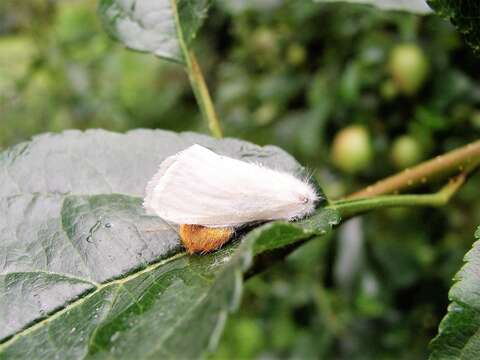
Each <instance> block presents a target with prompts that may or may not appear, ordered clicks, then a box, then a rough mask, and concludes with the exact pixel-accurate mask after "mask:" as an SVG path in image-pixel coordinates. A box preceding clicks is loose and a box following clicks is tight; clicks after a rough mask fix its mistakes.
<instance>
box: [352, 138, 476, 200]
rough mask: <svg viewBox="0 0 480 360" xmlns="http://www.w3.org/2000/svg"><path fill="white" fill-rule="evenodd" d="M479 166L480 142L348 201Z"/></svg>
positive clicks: (432, 161)
mask: <svg viewBox="0 0 480 360" xmlns="http://www.w3.org/2000/svg"><path fill="white" fill-rule="evenodd" d="M478 165H480V140H477V141H475V142H473V143H470V144H467V145H465V146H463V147H461V148H459V149H456V150H453V151H450V152H448V153H446V154H444V155H440V156H437V157H436V158H434V159H432V160H429V161H426V162H424V163H422V164H420V165H417V166H415V167H412V168H409V169H406V170H404V171H402V172H401V173H399V174H396V175H393V176H390V177H388V178H386V179H384V180H380V181H379V182H377V183H375V184H373V185H370V186H368V187H366V188H365V189H362V190H360V191H357V192H355V193H353V194H351V195H349V196H347V197H346V199H348V200H352V199H361V198H369V197H374V196H379V195H385V194H391V193H396V192H400V191H402V190H404V189H407V188H413V187H415V186H418V185H422V184H426V183H427V182H429V181H431V180H432V179H435V178H439V177H443V176H451V175H453V174H455V173H459V172H467V173H468V172H470V171H471V170H473V169H474V168H475V167H477V166H478Z"/></svg>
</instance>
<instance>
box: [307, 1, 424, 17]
mask: <svg viewBox="0 0 480 360" xmlns="http://www.w3.org/2000/svg"><path fill="white" fill-rule="evenodd" d="M314 1H316V2H349V3H355V4H370V5H373V6H376V7H378V8H380V9H384V10H403V11H409V12H412V13H418V14H428V13H430V12H431V11H432V10H431V9H430V8H429V7H428V5H427V3H426V1H425V0H314Z"/></svg>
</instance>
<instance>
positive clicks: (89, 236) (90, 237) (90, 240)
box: [87, 235, 93, 243]
mask: <svg viewBox="0 0 480 360" xmlns="http://www.w3.org/2000/svg"><path fill="white" fill-rule="evenodd" d="M92 240H93V239H92V235H88V236H87V242H89V243H92V242H93V241H92Z"/></svg>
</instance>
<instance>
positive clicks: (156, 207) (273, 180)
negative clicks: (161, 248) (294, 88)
mask: <svg viewBox="0 0 480 360" xmlns="http://www.w3.org/2000/svg"><path fill="white" fill-rule="evenodd" d="M318 199H319V195H318V194H317V192H316V191H315V189H314V188H313V186H312V185H311V184H309V183H308V182H307V181H302V180H300V179H298V178H297V177H295V176H293V175H292V174H288V173H285V172H280V171H276V170H272V169H269V168H266V167H264V166H262V165H258V164H254V163H247V162H244V161H240V160H236V159H232V158H230V157H227V156H221V155H218V154H216V153H214V152H213V151H211V150H208V149H206V148H205V147H203V146H200V145H192V146H190V147H189V148H187V149H185V150H183V151H181V152H179V153H177V154H175V155H173V156H170V157H168V158H167V159H165V160H164V161H163V162H162V163H161V164H160V168H159V170H158V172H157V173H156V174H155V175H154V176H153V178H152V179H151V180H150V182H149V183H148V185H147V187H146V195H145V199H144V202H143V206H144V207H145V209H146V211H147V213H148V214H150V215H157V216H159V217H161V218H162V219H163V220H166V221H167V222H170V223H175V224H188V225H195V226H197V227H196V228H195V229H197V228H200V227H207V228H232V229H234V228H236V227H239V226H241V225H244V224H246V223H251V222H256V221H267V220H294V219H298V218H302V217H304V216H306V215H308V214H310V213H312V212H313V211H314V209H315V203H316V202H317V200H318ZM181 231H182V230H181ZM181 235H182V234H181ZM205 236H212V232H211V231H210V232H209V233H208V234H207V235H205ZM182 240H183V242H184V245H185V246H186V247H187V250H189V252H196V251H197V250H195V249H193V250H190V249H189V247H188V246H187V244H186V241H185V238H184V236H183V235H182ZM207 240H208V239H207ZM192 241H193V242H195V240H192ZM219 246H221V244H220V245H219ZM219 246H216V247H217V248H218V247H219ZM212 249H213V245H212ZM200 250H201V249H200ZM205 251H209V250H205Z"/></svg>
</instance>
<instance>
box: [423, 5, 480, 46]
mask: <svg viewBox="0 0 480 360" xmlns="http://www.w3.org/2000/svg"><path fill="white" fill-rule="evenodd" d="M428 4H429V5H430V6H431V7H432V8H433V9H434V10H435V12H436V13H437V14H438V15H440V16H442V17H444V18H446V19H450V21H451V22H452V23H453V24H454V25H455V26H456V27H457V29H458V31H460V32H461V33H462V34H463V36H464V37H465V40H466V41H467V43H468V44H469V45H470V46H471V47H472V48H473V50H474V51H475V52H476V53H479V52H480V4H479V3H478V1H476V0H464V1H457V0H428Z"/></svg>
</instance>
